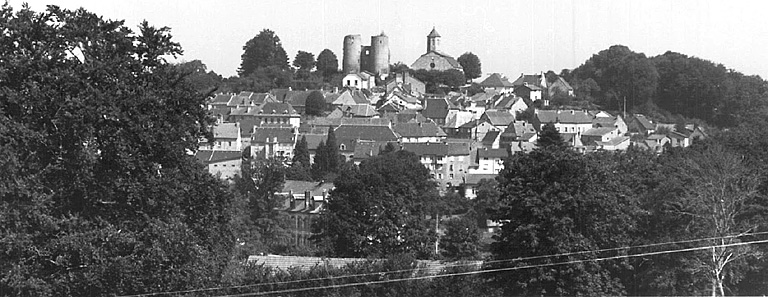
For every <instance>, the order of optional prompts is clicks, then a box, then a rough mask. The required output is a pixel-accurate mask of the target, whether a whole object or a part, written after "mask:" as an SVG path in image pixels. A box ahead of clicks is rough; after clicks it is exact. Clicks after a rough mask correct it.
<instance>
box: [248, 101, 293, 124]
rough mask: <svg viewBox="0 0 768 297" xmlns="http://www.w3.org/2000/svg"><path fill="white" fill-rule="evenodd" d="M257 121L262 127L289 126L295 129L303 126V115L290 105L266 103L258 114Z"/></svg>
mask: <svg viewBox="0 0 768 297" xmlns="http://www.w3.org/2000/svg"><path fill="white" fill-rule="evenodd" d="M256 120H257V121H258V122H259V123H260V124H261V125H266V124H289V125H291V127H294V128H298V127H299V125H301V115H300V114H299V113H298V112H297V111H296V110H294V109H293V106H291V105H290V104H288V103H277V102H267V103H264V105H262V106H261V108H260V109H259V111H258V112H257V114H256Z"/></svg>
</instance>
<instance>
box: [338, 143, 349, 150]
mask: <svg viewBox="0 0 768 297" xmlns="http://www.w3.org/2000/svg"><path fill="white" fill-rule="evenodd" d="M346 149H347V146H346V145H344V144H343V143H342V144H341V145H339V150H342V151H344V150H346Z"/></svg>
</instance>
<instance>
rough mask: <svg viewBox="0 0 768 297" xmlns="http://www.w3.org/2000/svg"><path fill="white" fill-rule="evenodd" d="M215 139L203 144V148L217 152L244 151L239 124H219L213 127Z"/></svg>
mask: <svg viewBox="0 0 768 297" xmlns="http://www.w3.org/2000/svg"><path fill="white" fill-rule="evenodd" d="M211 134H212V135H213V139H211V142H208V143H201V146H202V148H204V149H208V150H217V151H236V152H242V151H243V145H242V143H243V138H242V135H241V131H240V124H238V123H217V124H216V125H214V126H212V127H211Z"/></svg>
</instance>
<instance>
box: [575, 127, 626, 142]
mask: <svg viewBox="0 0 768 297" xmlns="http://www.w3.org/2000/svg"><path fill="white" fill-rule="evenodd" d="M619 135H620V134H619V129H618V128H616V127H601V128H592V129H589V130H587V131H584V132H583V133H581V142H582V143H583V144H584V145H594V143H596V142H608V141H610V140H611V139H613V138H615V137H618V136H619Z"/></svg>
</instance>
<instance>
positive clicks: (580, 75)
mask: <svg viewBox="0 0 768 297" xmlns="http://www.w3.org/2000/svg"><path fill="white" fill-rule="evenodd" d="M571 74H572V75H573V77H574V78H575V79H576V80H587V79H593V80H594V81H595V82H596V83H597V85H598V86H599V87H600V88H599V90H593V91H596V92H597V98H596V99H598V102H597V103H599V104H602V105H603V106H604V107H605V108H609V109H614V110H619V109H621V108H623V107H624V100H625V99H626V105H627V108H631V107H633V106H639V105H643V104H645V103H646V102H650V101H651V100H652V99H653V98H654V95H655V93H656V87H657V86H658V83H659V74H658V72H657V71H656V68H655V67H654V66H653V63H651V61H650V60H649V59H648V58H646V57H645V55H644V54H641V53H635V52H633V51H632V50H630V49H629V48H627V47H626V46H622V45H614V46H611V47H610V48H608V49H607V50H602V51H600V52H599V53H597V54H596V55H593V56H592V57H591V58H590V59H589V60H587V61H586V62H585V63H584V64H583V65H581V66H579V67H578V68H576V69H574V70H573V72H572V73H571Z"/></svg>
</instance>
